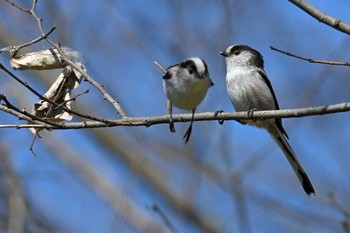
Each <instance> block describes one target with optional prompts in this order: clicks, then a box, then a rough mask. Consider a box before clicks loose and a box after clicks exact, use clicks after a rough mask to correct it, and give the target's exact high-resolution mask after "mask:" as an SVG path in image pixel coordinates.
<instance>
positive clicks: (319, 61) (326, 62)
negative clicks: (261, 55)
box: [270, 46, 350, 66]
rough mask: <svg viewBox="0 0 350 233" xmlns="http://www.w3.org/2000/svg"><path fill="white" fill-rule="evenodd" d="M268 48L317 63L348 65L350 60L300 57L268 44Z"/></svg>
mask: <svg viewBox="0 0 350 233" xmlns="http://www.w3.org/2000/svg"><path fill="white" fill-rule="evenodd" d="M270 49H272V50H275V51H277V52H280V53H283V54H285V55H287V56H290V57H295V58H298V59H301V60H304V61H308V62H311V63H319V64H325V65H337V66H350V62H341V61H325V60H317V59H312V58H306V57H302V56H299V55H296V54H293V53H291V52H287V51H283V50H281V49H278V48H275V47H273V46H270Z"/></svg>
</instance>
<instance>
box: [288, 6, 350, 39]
mask: <svg viewBox="0 0 350 233" xmlns="http://www.w3.org/2000/svg"><path fill="white" fill-rule="evenodd" d="M289 1H290V2H291V3H293V4H294V5H296V6H297V7H299V8H300V9H302V10H303V11H305V12H306V13H308V14H309V15H311V16H312V17H314V18H315V19H317V20H318V21H320V22H322V23H324V24H327V25H329V26H331V27H332V28H334V29H336V30H338V31H341V32H344V33H346V34H348V35H350V24H348V23H345V22H342V21H341V20H340V19H337V18H334V17H332V16H330V15H328V14H326V13H324V12H322V11H320V10H319V9H317V8H316V7H314V6H313V5H311V4H310V3H308V2H307V1H305V0H289Z"/></svg>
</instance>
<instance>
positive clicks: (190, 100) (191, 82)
mask: <svg viewBox="0 0 350 233" xmlns="http://www.w3.org/2000/svg"><path fill="white" fill-rule="evenodd" d="M163 81H164V82H163V85H164V91H165V93H166V95H167V97H168V99H169V101H170V105H169V106H168V107H169V113H170V122H169V127H170V131H171V132H175V127H174V123H173V121H172V105H175V107H177V108H180V109H183V110H191V111H192V120H191V124H190V126H189V127H188V129H187V131H186V133H185V135H184V139H185V143H187V142H188V140H189V139H190V136H191V132H192V124H193V117H194V113H195V111H196V107H197V106H198V105H199V104H200V103H201V102H202V100H203V99H204V97H205V95H206V93H207V90H208V88H209V87H211V86H213V85H214V83H213V82H212V81H211V79H210V77H209V72H208V67H207V64H206V63H205V61H204V60H203V59H201V58H198V57H192V58H188V59H186V60H184V61H183V62H181V63H179V64H175V65H172V66H169V67H168V68H167V69H166V72H165V73H164V75H163Z"/></svg>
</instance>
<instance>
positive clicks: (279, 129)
mask: <svg viewBox="0 0 350 233" xmlns="http://www.w3.org/2000/svg"><path fill="white" fill-rule="evenodd" d="M220 54H221V55H222V56H224V57H225V60H226V66H227V74H226V86H227V92H228V95H229V96H230V99H231V102H232V104H233V106H234V108H235V109H236V111H248V112H251V111H254V110H278V109H279V106H278V102H277V99H276V95H275V93H274V91H273V89H272V86H271V83H270V81H269V79H268V77H267V75H266V73H265V71H264V60H263V57H262V55H261V54H260V53H259V52H258V51H256V50H255V49H253V48H251V47H249V46H246V45H232V46H230V47H228V48H227V49H226V50H225V51H222V52H221V53H220ZM242 123H246V124H250V125H253V126H256V127H259V128H264V129H266V130H267V131H268V132H269V134H270V135H271V137H272V138H273V139H274V141H275V142H276V143H277V145H278V146H279V147H280V148H281V150H282V151H283V153H284V155H285V156H286V158H287V160H288V162H289V163H290V165H291V166H292V168H293V170H294V172H295V173H296V175H297V176H298V178H299V180H300V182H301V184H302V186H303V188H304V190H305V192H306V193H307V194H308V195H310V194H312V193H313V194H315V190H314V188H313V187H312V184H311V182H310V180H309V178H308V176H307V174H306V172H305V171H304V169H303V167H302V166H301V164H300V162H299V161H298V158H297V157H296V155H295V153H294V151H293V149H292V147H291V146H290V145H289V143H288V141H287V139H288V135H287V133H286V131H285V130H284V128H283V126H282V120H281V119H265V120H256V121H254V120H244V121H242Z"/></svg>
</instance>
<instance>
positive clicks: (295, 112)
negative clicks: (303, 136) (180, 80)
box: [0, 102, 350, 129]
mask: <svg viewBox="0 0 350 233" xmlns="http://www.w3.org/2000/svg"><path fill="white" fill-rule="evenodd" d="M0 110H2V109H1V108H0ZM348 111H350V102H346V103H340V104H334V105H326V106H319V107H308V108H296V109H284V110H271V111H254V112H253V114H248V113H247V112H222V113H217V112H203V113H196V114H195V116H194V121H215V120H243V119H254V120H257V119H269V118H300V117H305V116H315V115H326V114H333V113H338V112H348ZM251 115H252V116H251ZM191 118H192V114H177V115H173V121H174V122H189V121H191ZM167 123H169V115H163V116H153V117H125V118H123V119H118V120H105V122H95V121H84V122H76V123H62V124H59V127H57V126H54V125H47V124H44V125H37V126H36V127H33V125H30V127H29V126H28V125H3V126H0V128H38V129H40V128H46V129H81V128H102V127H116V126H146V127H149V126H151V125H158V124H167Z"/></svg>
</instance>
